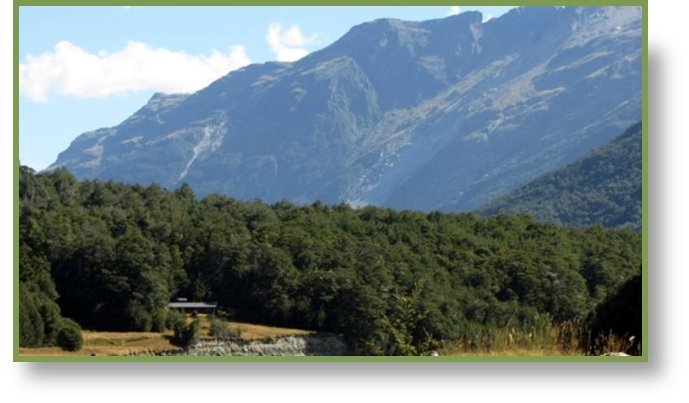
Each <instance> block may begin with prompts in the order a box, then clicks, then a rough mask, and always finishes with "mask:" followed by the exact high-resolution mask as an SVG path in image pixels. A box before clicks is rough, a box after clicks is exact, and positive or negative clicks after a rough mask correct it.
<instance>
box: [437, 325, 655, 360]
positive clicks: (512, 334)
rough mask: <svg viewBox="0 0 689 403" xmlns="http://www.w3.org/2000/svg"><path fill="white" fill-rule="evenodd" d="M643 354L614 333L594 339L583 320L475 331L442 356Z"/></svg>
mask: <svg viewBox="0 0 689 403" xmlns="http://www.w3.org/2000/svg"><path fill="white" fill-rule="evenodd" d="M630 351H631V352H632V353H636V354H640V352H641V345H640V341H637V340H635V338H634V337H631V338H630V337H626V336H618V335H615V334H613V333H612V332H610V333H608V334H601V335H597V336H595V337H592V335H591V333H590V330H589V329H588V327H587V326H586V325H585V324H584V323H583V321H581V320H571V321H566V322H563V323H559V324H552V323H547V322H546V321H537V323H534V324H532V325H530V326H524V327H519V328H516V327H506V328H498V329H488V328H476V329H471V330H469V331H468V332H466V334H464V335H463V336H462V337H460V338H459V339H458V340H456V341H454V342H451V343H445V344H444V345H443V346H442V347H441V349H440V350H439V353H440V355H506V356H510V355H535V356H539V355H540V356H543V355H558V356H560V355H604V354H608V353H613V352H630Z"/></svg>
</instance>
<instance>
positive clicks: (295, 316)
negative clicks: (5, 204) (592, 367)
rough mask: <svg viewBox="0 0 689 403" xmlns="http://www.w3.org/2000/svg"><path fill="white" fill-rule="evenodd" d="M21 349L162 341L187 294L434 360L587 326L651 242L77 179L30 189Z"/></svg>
mask: <svg viewBox="0 0 689 403" xmlns="http://www.w3.org/2000/svg"><path fill="white" fill-rule="evenodd" d="M19 198H20V205H19V209H20V212H19V297H20V298H19V300H20V303H19V321H20V345H22V346H37V345H50V344H54V343H55V340H56V331H57V328H58V327H59V326H58V325H57V324H59V323H62V322H61V321H63V319H62V318H70V319H71V320H74V321H76V322H77V323H78V324H79V325H80V326H81V327H82V328H87V329H93V330H111V331H115V330H117V331H162V330H164V329H166V328H167V327H169V326H170V320H169V313H168V311H167V308H166V306H167V304H168V302H169V301H170V300H172V299H173V298H175V297H186V298H188V299H189V300H203V301H217V302H218V303H219V305H220V307H222V309H223V310H224V311H225V312H226V313H227V314H228V315H230V316H231V317H233V318H234V319H237V320H243V321H251V322H258V323H263V324H272V325H282V326H289V327H301V328H307V329H313V330H321V331H329V332H335V333H338V334H341V335H342V336H343V338H344V339H345V341H346V342H347V343H348V345H349V347H350V349H351V351H352V352H353V353H355V354H367V355H383V354H385V355H408V354H422V353H424V352H426V351H429V350H431V349H434V348H436V347H437V346H438V345H439V344H440V343H443V342H449V341H453V340H458V339H460V338H466V337H467V335H471V334H473V333H477V332H486V331H490V330H491V329H499V328H508V327H509V328H520V327H523V328H526V327H528V326H533V325H534V324H535V323H537V322H538V323H540V322H543V321H544V320H545V321H547V322H549V323H554V324H557V323H561V322H563V321H567V320H572V319H576V318H585V317H587V316H588V315H590V314H591V313H592V312H593V311H594V309H595V307H596V306H597V305H598V304H600V303H601V302H602V301H604V300H605V299H606V297H609V296H610V295H611V294H612V293H613V292H614V291H615V290H616V289H617V288H619V287H620V285H622V284H623V283H625V282H626V281H627V280H629V279H630V278H632V277H634V276H635V275H638V274H639V273H640V272H641V236H640V234H638V233H637V232H634V231H628V230H619V229H617V230H612V229H605V228H603V227H601V226H592V227H589V228H568V227H561V226H557V225H554V224H547V223H541V222H538V221H536V220H534V219H532V218H531V217H529V216H527V215H496V216H493V217H487V218H481V217H479V216H477V215H474V214H465V213H439V212H431V213H423V212H414V211H394V210H391V209H385V208H376V207H364V208H359V209H355V208H351V207H350V206H348V205H346V204H339V205H334V206H328V205H324V204H322V203H320V202H315V203H313V204H311V205H295V204H292V203H290V202H286V201H283V202H278V203H275V204H272V205H268V204H266V203H263V202H261V201H238V200H234V199H232V198H230V197H226V196H221V195H209V196H207V197H205V198H204V199H203V200H198V199H197V198H196V197H195V195H194V193H193V191H192V190H191V188H190V187H189V186H187V185H182V186H181V187H180V188H178V189H176V190H174V191H168V190H165V189H163V188H161V187H160V186H158V185H155V184H153V185H150V186H141V185H128V184H119V183H114V182H101V181H97V180H86V181H78V180H77V179H76V178H75V177H74V176H73V175H72V174H70V173H69V172H67V171H66V170H64V169H57V170H54V171H51V172H45V173H35V172H34V171H32V170H31V169H30V168H27V167H21V169H20V180H19Z"/></svg>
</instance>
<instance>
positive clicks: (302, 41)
mask: <svg viewBox="0 0 689 403" xmlns="http://www.w3.org/2000/svg"><path fill="white" fill-rule="evenodd" d="M266 41H267V42H268V45H270V49H271V50H272V51H273V53H274V54H275V58H276V59H277V60H278V61H280V62H293V61H296V60H299V59H301V58H302V57H304V56H306V55H308V54H309V53H310V50H309V49H308V47H309V46H312V45H315V44H317V43H318V42H319V36H318V34H312V35H310V36H304V34H303V33H302V32H301V28H299V25H292V26H291V27H289V28H287V29H283V27H282V24H280V23H277V22H276V23H272V24H270V25H269V26H268V31H267V32H266Z"/></svg>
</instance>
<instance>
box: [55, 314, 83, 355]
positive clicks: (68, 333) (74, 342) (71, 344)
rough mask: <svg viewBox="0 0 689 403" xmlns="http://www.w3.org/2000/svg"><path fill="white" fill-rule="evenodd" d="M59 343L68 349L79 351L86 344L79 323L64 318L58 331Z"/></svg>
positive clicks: (64, 348)
mask: <svg viewBox="0 0 689 403" xmlns="http://www.w3.org/2000/svg"><path fill="white" fill-rule="evenodd" d="M56 341H57V345H58V346H60V348H62V349H63V350H66V351H79V350H80V349H81V347H82V346H83V345H84V338H83V337H82V335H81V328H80V327H79V325H78V324H77V323H76V322H74V321H73V320H70V319H63V320H62V322H61V324H60V328H59V330H58V331H57V340H56Z"/></svg>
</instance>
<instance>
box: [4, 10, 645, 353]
mask: <svg viewBox="0 0 689 403" xmlns="http://www.w3.org/2000/svg"><path fill="white" fill-rule="evenodd" d="M419 1H420V0H375V1H372V2H368V1H365V0H283V1H276V0H272V1H271V0H254V1H252V0H198V1H193V0H52V1H51V0H13V13H12V14H13V19H14V25H13V83H14V85H13V102H14V109H13V126H12V127H13V189H14V192H13V196H14V200H13V213H14V219H13V233H14V238H13V251H14V252H13V314H14V316H13V359H14V362H591V363H593V362H618V363H619V362H648V361H649V354H648V347H649V342H648V283H649V276H648V0H598V1H590V0H560V1H552V0H514V1H506V0H486V1H478V0H474V1H470V2H464V1H451V0H431V1H428V2H424V3H423V5H424V6H453V5H458V4H459V5H462V3H464V4H465V5H481V6H511V5H515V4H517V3H518V4H519V5H520V6H554V5H558V6H560V5H566V6H641V19H642V33H641V58H642V74H641V75H642V95H641V97H642V106H641V115H642V116H641V119H642V197H641V199H642V203H641V227H642V228H641V239H642V249H641V251H642V280H643V281H642V285H643V286H642V292H643V302H642V305H643V306H642V326H643V332H642V333H643V340H642V350H643V355H641V356H632V357H589V356H443V357H393V356H381V357H376V356H335V357H330V356H308V357H295V356H286V357H253V356H251V357H238V356H227V357H209V356H201V357H192V356H166V357H157V356H151V357H149V356H136V357H126V356H122V357H117V356H113V357H105V356H103V357H101V356H98V357H90V356H22V355H20V354H19V7H20V6H131V5H136V6H287V5H289V6H316V5H318V6H413V5H419Z"/></svg>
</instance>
